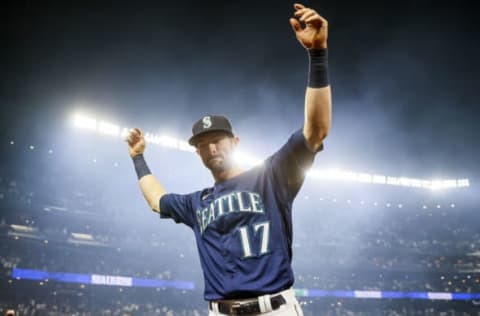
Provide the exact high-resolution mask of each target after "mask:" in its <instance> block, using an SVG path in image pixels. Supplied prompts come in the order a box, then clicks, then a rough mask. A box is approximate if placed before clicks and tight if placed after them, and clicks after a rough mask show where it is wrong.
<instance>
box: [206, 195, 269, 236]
mask: <svg viewBox="0 0 480 316" xmlns="http://www.w3.org/2000/svg"><path fill="white" fill-rule="evenodd" d="M234 212H253V213H264V212H265V210H264V206H263V201H262V198H261V197H260V195H259V194H258V193H254V192H232V193H230V194H226V195H222V196H221V197H219V198H217V199H215V200H213V202H212V203H210V204H209V205H208V206H207V207H206V208H204V209H202V210H197V221H198V224H199V226H200V232H201V233H202V234H203V232H204V231H205V229H206V228H207V226H208V225H210V223H212V222H213V221H215V220H216V219H217V218H219V217H220V216H223V215H227V214H229V213H234Z"/></svg>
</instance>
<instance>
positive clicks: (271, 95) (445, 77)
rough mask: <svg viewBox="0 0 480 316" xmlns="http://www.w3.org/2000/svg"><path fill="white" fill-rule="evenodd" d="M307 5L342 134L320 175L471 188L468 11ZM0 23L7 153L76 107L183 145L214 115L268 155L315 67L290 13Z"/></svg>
mask: <svg viewBox="0 0 480 316" xmlns="http://www.w3.org/2000/svg"><path fill="white" fill-rule="evenodd" d="M304 4H305V5H307V6H311V7H313V8H314V9H316V10H317V11H318V12H319V13H321V14H322V15H323V16H324V17H325V18H326V19H327V20H328V21H329V56H330V79H331V85H332V89H333V90H332V91H333V107H334V111H333V125H332V130H331V133H330V135H329V137H328V139H327V140H326V142H325V152H324V153H322V158H321V160H320V162H317V163H320V164H322V163H325V164H327V165H328V164H332V163H336V164H339V165H341V166H345V167H347V168H349V169H351V170H355V171H366V172H372V173H373V172H379V173H383V174H389V175H399V176H400V175H405V176H411V177H420V178H432V177H436V176H440V177H444V178H465V177H467V178H470V179H472V186H474V185H475V182H474V179H478V177H479V172H478V156H479V146H478V141H477V138H478V135H480V127H479V125H480V124H479V123H478V120H479V114H480V111H479V108H478V96H479V92H478V80H479V79H478V75H479V73H480V58H479V56H480V41H479V38H480V37H479V34H480V27H479V24H480V23H478V17H477V13H476V10H475V9H474V2H473V1H455V2H454V1H448V2H447V1H445V2H442V1H414V0H411V1H378V2H372V1H356V2H351V1H332V0H328V1H306V2H304ZM0 11H1V13H0V16H1V21H2V22H1V23H2V27H1V41H2V45H1V47H2V49H1V50H0V65H1V69H2V80H1V90H0V92H1V94H0V101H1V115H0V120H1V124H2V142H5V143H6V142H8V141H10V140H11V139H15V140H16V141H17V142H19V143H22V142H24V143H27V142H31V143H35V144H37V145H42V144H49V145H51V144H50V143H52V142H55V138H54V136H53V135H57V136H58V135H60V134H62V133H63V132H64V129H66V128H67V127H66V125H67V124H66V123H65V122H66V121H67V117H68V116H69V115H70V114H71V113H72V112H73V111H76V110H84V111H87V112H89V113H93V114H95V115H97V116H101V117H106V118H111V119H112V120H114V121H116V122H118V123H119V124H122V125H129V126H138V127H141V128H144V129H146V130H151V131H154V132H155V131H158V132H162V131H169V132H173V133H174V134H176V135H178V136H179V137H182V138H184V139H187V138H188V137H189V133H190V128H191V124H192V123H193V122H194V121H195V120H196V119H198V118H199V117H201V116H202V115H204V114H209V113H220V114H226V115H227V116H229V117H230V118H231V120H232V122H233V125H234V129H235V130H236V131H237V132H238V134H239V135H240V137H242V142H243V144H245V146H246V147H247V148H249V150H250V151H255V152H256V153H257V155H260V156H261V155H265V154H267V153H270V152H271V151H272V150H274V149H275V148H278V146H279V145H280V144H281V143H282V142H284V141H285V140H286V138H287V137H288V135H289V134H290V133H291V132H293V131H294V130H295V129H297V128H299V127H300V126H301V124H302V122H303V100H304V99H303V97H304V92H305V85H306V76H307V62H308V59H307V54H306V52H305V50H304V49H303V48H302V47H301V46H300V44H299V43H298V42H297V40H296V39H295V37H294V34H293V32H292V30H291V26H290V24H289V22H288V19H289V18H290V17H291V15H292V13H293V2H291V1H279V0H277V1H258V2H247V1H222V2H220V1H219V2H213V1H172V2H163V1H151V2H147V1H10V2H6V3H5V2H3V4H2V9H1V10H0ZM53 145H55V144H53ZM57 146H58V144H57ZM2 148H4V147H2Z"/></svg>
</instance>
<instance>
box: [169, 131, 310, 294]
mask: <svg viewBox="0 0 480 316" xmlns="http://www.w3.org/2000/svg"><path fill="white" fill-rule="evenodd" d="M314 156H315V153H314V152H312V151H311V150H310V149H309V148H308V146H307V143H306V140H305V137H304V136H303V133H302V131H301V130H299V131H297V132H295V133H294V134H293V135H292V136H291V137H290V139H289V140H288V142H287V143H286V144H285V145H283V146H282V148H281V149H280V150H278V151H277V152H276V153H275V154H273V155H272V156H270V157H269V158H268V159H267V160H266V161H264V163H263V164H262V165H260V166H257V167H255V168H252V169H250V170H248V171H245V172H243V173H241V174H240V175H238V176H235V177H233V178H231V179H228V180H225V181H222V182H218V183H215V186H214V187H212V188H207V189H204V190H202V191H197V192H194V193H191V194H186V195H180V194H166V195H164V196H163V197H162V198H161V199H160V210H161V214H160V216H161V217H164V218H165V217H167V218H172V219H173V220H175V222H177V223H184V224H186V225H188V226H190V227H191V228H192V229H193V231H194V233H195V238H196V241H197V248H198V252H199V254H200V261H201V264H202V269H203V274H204V278H205V299H206V300H219V299H234V298H247V297H254V296H258V295H263V294H269V293H275V292H279V291H281V290H284V289H287V288H289V287H290V286H292V284H293V280H294V279H293V272H292V269H291V260H292V213H291V210H292V202H293V199H294V197H295V196H296V194H297V192H298V191H299V189H300V187H301V185H302V183H303V180H304V179H305V169H306V168H308V167H310V166H311V164H312V163H313V159H314Z"/></svg>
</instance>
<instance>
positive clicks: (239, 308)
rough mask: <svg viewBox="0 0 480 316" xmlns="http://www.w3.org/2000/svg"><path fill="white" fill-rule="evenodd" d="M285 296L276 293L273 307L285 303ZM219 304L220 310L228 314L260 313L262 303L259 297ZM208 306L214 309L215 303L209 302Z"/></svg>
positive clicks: (271, 298)
mask: <svg viewBox="0 0 480 316" xmlns="http://www.w3.org/2000/svg"><path fill="white" fill-rule="evenodd" d="M285 303H286V301H285V298H283V296H282V295H281V294H278V295H275V296H272V297H270V304H271V305H272V309H273V310H276V309H278V308H279V307H280V306H282V305H283V304H285ZM217 305H218V311H219V312H220V313H221V314H227V315H238V316H240V315H243V316H246V315H255V314H260V305H259V304H258V299H256V300H255V301H251V302H245V303H242V302H232V303H228V302H217ZM208 306H209V307H210V310H213V303H212V302H208Z"/></svg>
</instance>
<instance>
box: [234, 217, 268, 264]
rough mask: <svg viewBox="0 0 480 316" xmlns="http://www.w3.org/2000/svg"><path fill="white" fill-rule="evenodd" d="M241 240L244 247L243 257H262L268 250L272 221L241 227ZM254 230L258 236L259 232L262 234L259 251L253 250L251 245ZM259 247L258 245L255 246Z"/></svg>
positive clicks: (254, 233) (254, 234)
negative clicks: (254, 251)
mask: <svg viewBox="0 0 480 316" xmlns="http://www.w3.org/2000/svg"><path fill="white" fill-rule="evenodd" d="M238 230H239V232H240V241H241V242H242V248H243V258H244V259H245V258H249V257H260V256H263V255H264V254H266V253H267V252H268V243H269V239H270V238H269V236H270V222H262V223H257V224H253V225H245V226H242V227H240V228H239V229H238ZM252 231H253V236H254V237H256V236H257V234H261V235H260V238H259V239H256V240H259V241H260V250H259V252H258V253H255V254H254V253H253V252H252V245H251V240H252V238H251V235H250V234H251V232H252ZM255 248H258V247H255Z"/></svg>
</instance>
